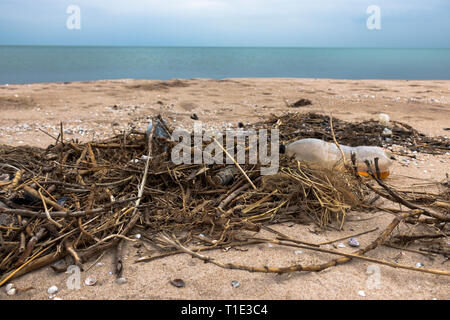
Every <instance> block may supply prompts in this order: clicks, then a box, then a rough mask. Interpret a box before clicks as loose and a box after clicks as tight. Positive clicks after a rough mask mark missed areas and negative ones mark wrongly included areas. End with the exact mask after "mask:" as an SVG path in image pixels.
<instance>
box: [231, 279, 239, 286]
mask: <svg viewBox="0 0 450 320" xmlns="http://www.w3.org/2000/svg"><path fill="white" fill-rule="evenodd" d="M231 286H232V287H233V288H239V287H240V286H241V283H240V282H239V281H237V280H233V281H231Z"/></svg>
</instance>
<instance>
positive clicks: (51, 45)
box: [0, 44, 450, 50]
mask: <svg viewBox="0 0 450 320" xmlns="http://www.w3.org/2000/svg"><path fill="white" fill-rule="evenodd" d="M1 47H9V48H11V47H21V48H26V47H32V48H38V47H44V48H52V47H56V48H59V47H63V48H182V49H183V48H218V49H225V48H232V49H239V48H243V49H252V48H254V49H370V50H374V49H375V50H377V49H380V50H391V49H392V50H449V49H450V47H369V46H364V47H352V46H348V47H347V46H337V47H336V46H334V47H333V46H331V47H328V46H202V45H190V46H185V45H65V44H61V45H59V44H38V45H34V44H0V48H1Z"/></svg>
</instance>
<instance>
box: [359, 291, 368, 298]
mask: <svg viewBox="0 0 450 320" xmlns="http://www.w3.org/2000/svg"><path fill="white" fill-rule="evenodd" d="M358 295H360V296H361V297H365V296H366V293H365V292H364V291H362V290H359V291H358Z"/></svg>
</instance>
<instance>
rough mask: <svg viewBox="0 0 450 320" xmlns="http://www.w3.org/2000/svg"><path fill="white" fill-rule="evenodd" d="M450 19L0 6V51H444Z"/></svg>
mask: <svg viewBox="0 0 450 320" xmlns="http://www.w3.org/2000/svg"><path fill="white" fill-rule="evenodd" d="M73 5H75V6H77V7H78V8H79V10H80V11H79V15H76V16H73V11H70V12H69V13H68V11H67V10H68V8H69V7H70V6H73ZM371 5H375V6H378V8H379V9H380V20H379V21H380V27H381V28H380V29H372V30H371V29H369V28H368V27H367V20H368V19H370V16H371V13H367V8H368V7H369V6H371ZM77 17H79V19H78V18H77ZM449 17H450V1H449V0H427V1H424V0H316V1H314V0H309V1H306V0H0V45H102V46H245V47H248V46H250V47H254V46H256V47H258V46H259V47H260V46H263V47H383V48H450V36H449V35H450V19H449ZM74 18H76V19H75V20H74ZM68 20H69V24H70V25H71V26H72V27H73V26H74V25H75V24H74V21H79V22H80V28H79V29H77V28H72V29H69V28H68V27H67V24H68ZM372 21H373V20H372Z"/></svg>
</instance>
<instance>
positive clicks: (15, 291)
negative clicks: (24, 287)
mask: <svg viewBox="0 0 450 320" xmlns="http://www.w3.org/2000/svg"><path fill="white" fill-rule="evenodd" d="M16 293H17V289H16V288H11V289H9V290H7V291H6V294H7V295H8V296H13V295H15V294H16Z"/></svg>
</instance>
